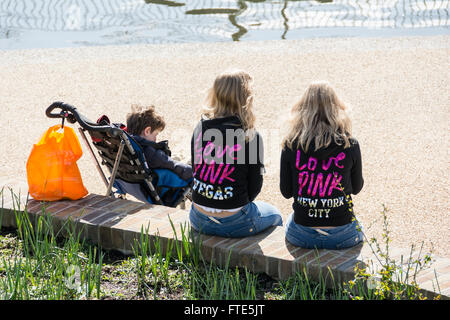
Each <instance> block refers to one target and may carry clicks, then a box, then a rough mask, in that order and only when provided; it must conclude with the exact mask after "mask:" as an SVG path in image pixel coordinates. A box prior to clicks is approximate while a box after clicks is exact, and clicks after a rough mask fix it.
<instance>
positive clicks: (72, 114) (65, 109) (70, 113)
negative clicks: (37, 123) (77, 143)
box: [45, 101, 122, 137]
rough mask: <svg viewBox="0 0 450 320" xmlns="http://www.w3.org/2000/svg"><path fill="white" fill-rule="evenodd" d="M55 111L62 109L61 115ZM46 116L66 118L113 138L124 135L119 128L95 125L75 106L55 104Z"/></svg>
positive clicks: (49, 108) (57, 102)
mask: <svg viewBox="0 0 450 320" xmlns="http://www.w3.org/2000/svg"><path fill="white" fill-rule="evenodd" d="M55 109H61V112H59V113H53V112H52V111H53V110H55ZM45 114H46V115H47V117H49V118H66V119H67V120H68V121H69V122H70V123H75V122H78V124H79V125H80V126H81V127H82V128H83V129H86V130H88V131H101V132H107V133H109V134H110V135H111V136H113V137H115V136H118V135H120V134H121V133H122V130H121V129H119V128H114V127H111V126H100V125H98V124H96V123H93V122H91V121H89V120H88V119H86V118H85V117H84V116H82V115H81V114H79V113H78V111H77V108H75V107H74V106H72V105H70V104H67V103H63V102H60V101H56V102H53V103H52V104H51V105H50V106H49V107H48V108H47V110H45Z"/></svg>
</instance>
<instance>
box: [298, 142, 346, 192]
mask: <svg viewBox="0 0 450 320" xmlns="http://www.w3.org/2000/svg"><path fill="white" fill-rule="evenodd" d="M300 157H301V151H300V150H297V158H296V161H295V167H296V168H297V169H298V170H299V174H298V194H299V195H300V196H301V195H302V193H303V192H306V194H307V195H310V196H316V195H317V192H319V196H320V197H324V196H325V195H328V196H330V195H331V194H332V192H333V190H334V189H337V190H340V187H339V184H340V183H341V180H342V176H341V175H338V174H337V173H336V172H333V173H331V172H329V173H327V171H329V170H330V168H331V167H332V164H334V166H335V167H337V168H340V169H343V168H344V164H343V163H342V161H343V160H344V159H345V153H344V152H341V153H339V154H338V155H337V156H336V157H329V158H328V159H327V160H323V161H322V166H321V167H322V169H323V171H326V173H322V172H319V173H316V172H314V171H315V170H316V169H317V165H318V162H319V161H318V159H317V158H315V157H309V158H308V161H306V162H305V163H304V164H303V165H301V161H300ZM325 176H326V177H325ZM306 186H308V187H307V189H306V188H305V187H306ZM327 190H328V192H327Z"/></svg>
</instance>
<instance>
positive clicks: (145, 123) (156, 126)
mask: <svg viewBox="0 0 450 320" xmlns="http://www.w3.org/2000/svg"><path fill="white" fill-rule="evenodd" d="M131 109H132V112H131V113H129V114H127V132H128V133H130V134H133V135H136V136H138V135H140V134H141V133H142V132H143V131H144V129H145V128H147V127H151V128H152V132H153V131H155V130H160V131H162V130H164V128H165V127H166V123H165V122H164V119H163V117H162V116H160V115H159V114H157V113H156V112H155V107H154V106H149V107H147V108H143V107H142V106H139V105H132V106H131Z"/></svg>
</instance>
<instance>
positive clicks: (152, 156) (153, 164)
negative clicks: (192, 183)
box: [144, 148, 192, 180]
mask: <svg viewBox="0 0 450 320" xmlns="http://www.w3.org/2000/svg"><path fill="white" fill-rule="evenodd" d="M144 152H145V157H146V159H147V162H148V165H149V166H150V168H159V169H169V170H172V171H173V172H175V173H176V174H178V175H179V176H180V178H182V179H183V180H189V179H190V178H192V167H191V166H190V165H188V164H184V163H182V162H178V161H175V160H173V159H172V158H171V157H169V156H168V155H167V154H165V153H164V152H163V151H162V150H156V149H153V148H146V149H145V151H144Z"/></svg>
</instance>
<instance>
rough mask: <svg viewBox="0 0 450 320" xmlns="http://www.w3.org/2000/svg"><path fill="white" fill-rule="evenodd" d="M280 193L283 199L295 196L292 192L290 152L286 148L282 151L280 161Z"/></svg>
mask: <svg viewBox="0 0 450 320" xmlns="http://www.w3.org/2000/svg"><path fill="white" fill-rule="evenodd" d="M280 191H281V194H282V195H283V197H285V198H286V199H289V198H291V197H292V196H293V191H292V172H291V166H290V162H289V151H288V150H287V149H286V148H284V149H283V150H282V151H281V160H280Z"/></svg>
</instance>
